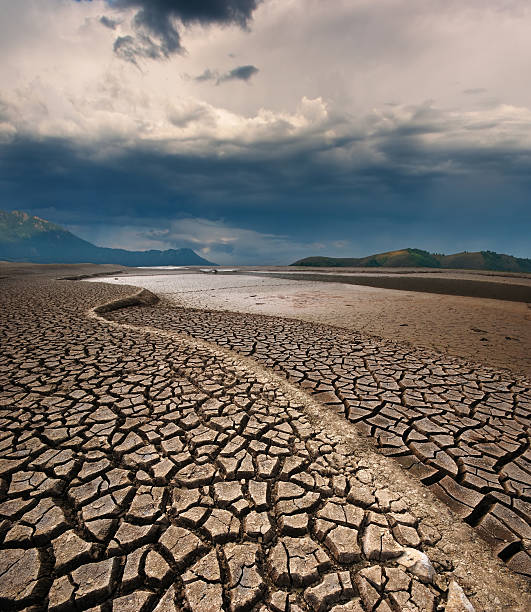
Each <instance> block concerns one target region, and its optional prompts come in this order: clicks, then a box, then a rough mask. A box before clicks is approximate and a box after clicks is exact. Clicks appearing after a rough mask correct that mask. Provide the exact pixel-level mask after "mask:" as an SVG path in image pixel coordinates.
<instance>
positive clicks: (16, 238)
mask: <svg viewBox="0 0 531 612" xmlns="http://www.w3.org/2000/svg"><path fill="white" fill-rule="evenodd" d="M0 260H4V261H24V262H35V263H96V264H101V263H108V264H120V265H123V266H204V265H209V266H212V265H216V264H213V263H212V262H210V261H208V260H206V259H204V258H203V257H200V256H199V255H198V254H197V253H195V252H194V251H192V249H168V250H166V251H157V250H150V251H127V250H125V249H111V248H105V247H99V246H96V245H94V244H92V243H90V242H87V241H86V240H83V239H82V238H79V237H78V236H76V235H74V234H72V233H71V232H69V231H68V230H66V229H64V228H63V227H61V226H60V225H56V224H55V223H51V222H50V221H46V220H44V219H40V218H39V217H32V216H30V215H28V214H27V213H24V212H20V211H17V210H15V211H12V212H6V211H3V210H0Z"/></svg>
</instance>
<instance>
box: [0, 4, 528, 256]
mask: <svg viewBox="0 0 531 612" xmlns="http://www.w3.org/2000/svg"><path fill="white" fill-rule="evenodd" d="M0 9H1V14H2V19H1V21H0V53H1V57H2V61H1V62H0V208H2V209H6V210H15V209H18V210H25V211H27V212H29V213H32V214H36V215H39V216H41V217H44V218H46V219H49V220H51V221H54V222H56V223H60V224H62V225H65V226H66V227H68V228H69V229H71V230H72V231H74V232H75V233H77V234H78V235H79V236H81V237H83V238H85V239H88V240H91V241H93V242H95V243H96V244H98V245H101V246H112V247H122V248H130V249H147V248H172V247H181V246H187V247H191V248H193V249H194V250H195V251H196V252H198V253H199V254H201V255H203V256H205V257H207V258H208V259H210V260H212V261H216V262H218V263H224V264H238V263H239V264H247V263H251V264H256V263H264V264H272V263H290V262H291V261H293V260H294V259H297V258H299V257H304V256H308V255H335V256H343V257H347V256H361V255H366V254H369V253H373V252H380V251H385V250H390V249H395V248H404V247H408V246H411V247H418V248H425V249H427V250H430V251H436V252H446V253H449V252H455V251H460V250H480V249H490V250H496V251H499V252H507V253H510V254H513V255H517V256H522V257H530V256H531V239H530V235H531V78H529V75H531V36H530V32H531V3H530V2H529V0H497V1H495V0H455V1H454V0H263V1H259V0H92V1H89V0H80V1H77V0H46V1H43V0H17V1H16V2H13V1H12V0H0Z"/></svg>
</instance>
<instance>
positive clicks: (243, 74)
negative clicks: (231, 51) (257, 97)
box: [218, 65, 258, 83]
mask: <svg viewBox="0 0 531 612" xmlns="http://www.w3.org/2000/svg"><path fill="white" fill-rule="evenodd" d="M257 72H258V68H257V67H256V66H251V65H247V66H238V67H237V68H234V69H233V70H230V71H229V72H226V73H225V74H222V75H221V76H220V77H219V79H218V83H224V82H225V81H248V80H249V79H250V78H251V77H252V76H254V75H255V74H256V73H257Z"/></svg>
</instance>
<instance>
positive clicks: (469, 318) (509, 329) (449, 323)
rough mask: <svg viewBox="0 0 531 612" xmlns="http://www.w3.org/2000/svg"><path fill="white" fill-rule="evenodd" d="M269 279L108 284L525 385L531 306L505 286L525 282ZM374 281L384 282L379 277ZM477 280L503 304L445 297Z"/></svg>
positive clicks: (153, 277)
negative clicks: (287, 321) (439, 288)
mask: <svg viewBox="0 0 531 612" xmlns="http://www.w3.org/2000/svg"><path fill="white" fill-rule="evenodd" d="M264 272H265V271H264ZM268 274H269V270H268V271H267V273H262V274H258V273H256V272H255V273H254V274H253V275H251V272H248V273H246V274H245V275H244V274H223V273H218V274H210V275H208V274H198V273H197V271H195V272H192V271H187V272H186V273H185V272H182V271H175V272H173V273H172V274H170V273H168V272H166V273H162V271H160V270H159V271H157V273H156V274H154V271H153V270H151V271H144V274H142V275H139V274H138V273H137V271H134V270H131V271H129V272H127V273H126V274H124V275H121V276H118V277H115V276H113V277H111V278H109V279H108V280H109V282H113V283H114V282H116V283H123V284H128V285H135V286H139V287H145V288H146V289H149V290H150V291H153V292H154V293H156V294H157V295H159V296H162V297H167V298H168V299H171V300H172V301H173V302H175V303H177V304H179V305H180V306H184V307H192V308H201V309H206V310H230V311H234V312H245V313H248V314H266V315H273V316H280V317H294V318H297V319H302V320H305V321H309V322H311V323H325V324H329V325H335V326H338V327H343V328H345V329H350V330H351V331H358V332H362V333H363V334H365V335H372V336H375V337H381V338H384V339H387V340H391V341H394V342H401V343H409V344H410V345H411V346H414V347H416V348H424V349H432V350H436V351H439V352H441V353H444V354H446V355H454V356H456V357H461V358H464V359H467V360H470V361H474V362H479V363H481V364H483V365H488V366H490V367H493V368H496V369H498V370H501V369H509V370H511V371H512V372H513V373H514V374H516V375H523V376H527V378H529V377H531V293H530V297H529V299H528V300H527V301H528V302H529V303H525V302H517V301H510V297H511V295H510V291H507V292H506V289H509V288H510V283H511V282H519V283H524V282H526V283H528V285H527V286H524V289H526V290H527V291H529V292H531V287H530V286H529V285H531V279H528V278H520V277H518V278H514V277H513V276H498V275H494V273H492V274H493V275H492V276H490V275H489V276H487V275H486V274H481V273H474V274H472V273H470V274H464V273H462V274H452V275H450V273H449V272H445V273H443V272H441V273H438V274H429V273H427V272H423V273H418V274H417V275H416V277H414V278H416V279H418V280H419V281H422V280H423V279H424V280H425V279H426V277H429V276H435V277H438V278H439V280H446V281H447V282H446V290H447V291H448V292H449V293H448V294H437V293H430V292H429V287H426V291H424V292H423V291H404V290H397V289H386V288H382V287H369V286H363V285H353V284H346V283H340V282H323V281H322V279H323V278H324V277H326V276H327V275H326V274H320V275H317V274H316V275H311V274H307V275H306V276H307V277H308V280H288V279H287V278H277V277H274V278H272V277H270V276H269V275H268ZM285 276H287V275H285ZM448 276H451V278H448ZM373 277H376V280H381V278H387V277H386V276H385V275H384V274H383V273H382V274H379V275H373ZM454 277H459V278H454ZM312 278H314V280H310V279H312ZM316 278H319V279H321V280H315V279H316ZM334 278H336V279H338V278H340V275H335V276H334ZM346 278H347V279H348V277H346ZM393 278H394V279H395V280H396V281H397V283H398V284H399V286H400V285H401V282H402V281H403V279H404V278H409V275H406V274H405V273H400V274H394V275H393ZM478 278H479V279H483V278H488V279H495V281H496V282H495V283H494V281H491V284H495V285H496V286H497V287H498V288H499V291H500V293H501V294H503V295H504V297H505V298H506V299H505V300H501V299H486V298H478V297H471V296H466V295H452V294H451V291H452V290H453V289H454V288H455V287H454V284H453V283H454V282H457V281H458V280H460V281H461V283H462V284H464V285H465V288H466V287H467V286H468V283H469V281H472V280H474V279H478ZM476 282H478V281H477V280H476Z"/></svg>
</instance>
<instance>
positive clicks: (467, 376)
mask: <svg viewBox="0 0 531 612" xmlns="http://www.w3.org/2000/svg"><path fill="white" fill-rule="evenodd" d="M133 291H134V290H132V289H131V288H120V289H118V288H116V287H109V286H105V285H96V284H94V285H86V284H85V285H84V284H80V283H71V282H66V281H64V282H52V281H38V280H33V281H29V280H27V281H24V282H22V281H4V282H3V290H2V302H3V308H2V310H1V312H0V316H1V318H2V332H1V333H2V353H1V356H0V381H1V386H2V395H1V399H0V538H1V539H0V542H1V543H0V548H1V552H0V609H5V610H34V611H35V612H36V611H38V610H55V611H61V610H100V611H101V612H108V611H110V610H113V611H114V610H117V611H124V612H125V611H129V610H131V611H133V610H135V611H136V610H139V611H142V612H147V611H153V610H154V611H156V612H163V611H164V612H165V611H173V610H175V611H176V610H185V611H214V610H225V611H230V612H239V611H243V610H260V611H261V612H266V611H272V612H273V611H274V612H284V611H286V610H291V611H292V612H296V611H321V610H322V611H324V610H334V611H335V612H346V611H357V612H360V611H362V612H363V611H365V612H368V611H371V612H372V611H378V612H387V611H397V610H412V611H414V610H419V611H424V610H425V611H435V610H438V609H440V610H444V609H446V610H449V611H450V610H471V609H474V607H472V604H474V606H475V609H476V610H479V609H481V608H482V606H481V602H483V608H484V609H490V610H496V609H499V610H503V609H506V610H519V609H521V610H525V609H526V608H527V605H528V600H527V599H526V595H525V593H524V592H523V590H522V582H521V581H519V579H518V577H516V578H513V577H512V576H511V575H510V574H509V573H508V572H506V573H504V571H503V570H500V569H499V568H498V567H497V566H496V565H495V564H494V566H493V567H494V570H491V571H494V572H495V573H494V574H493V576H495V577H496V581H498V587H499V588H501V586H500V585H502V586H503V588H504V589H505V590H504V591H503V593H504V595H503V596H504V597H505V599H504V600H500V599H497V598H495V597H496V593H498V591H496V585H490V586H489V585H488V584H486V586H485V587H484V592H481V593H478V592H472V590H471V589H470V588H469V587H468V586H467V585H465V584H464V583H463V584H461V583H460V582H459V580H456V576H455V573H454V572H453V569H454V568H453V566H452V560H451V559H450V558H448V556H447V555H446V556H445V553H444V537H443V535H442V534H441V533H439V532H438V531H437V529H436V527H434V525H433V524H432V523H430V521H428V520H426V518H425V517H420V516H416V515H415V512H414V510H413V509H412V508H411V507H410V505H409V503H408V499H404V498H403V497H402V498H401V495H400V494H399V493H397V492H396V491H394V490H393V486H392V484H393V483H389V486H382V485H381V484H380V483H379V481H378V479H377V478H376V477H375V476H374V472H373V468H372V467H371V465H369V462H367V461H361V460H359V459H357V458H356V457H355V456H354V455H351V454H349V453H348V452H345V450H344V444H343V440H342V439H341V437H340V436H338V435H336V434H334V435H332V434H331V433H330V432H327V429H326V427H321V428H319V427H316V426H315V425H314V424H312V422H311V420H310V419H309V418H308V415H307V413H306V410H305V406H304V405H303V404H302V403H301V402H299V401H298V400H297V399H296V397H295V395H290V393H289V389H288V391H286V390H285V389H284V387H283V386H282V385H280V384H276V383H275V378H274V377H273V378H268V377H267V376H265V375H264V376H263V375H261V373H260V371H259V369H257V370H254V369H252V368H251V367H248V366H247V362H246V361H245V360H242V359H241V358H239V357H238V355H237V354H236V352H238V353H241V354H243V355H248V356H252V359H254V360H256V361H257V362H260V363H262V364H263V365H265V366H267V368H270V369H272V370H275V371H277V372H281V373H282V374H284V375H285V376H286V377H287V378H288V380H289V382H291V383H295V384H296V385H298V386H299V387H302V388H303V389H305V390H306V391H307V392H310V393H312V394H313V396H314V398H315V399H317V400H318V401H319V402H321V403H324V404H329V406H328V407H324V408H323V411H330V412H335V413H336V414H341V415H344V416H346V418H347V419H348V420H350V421H352V422H354V423H356V425H357V427H358V428H359V429H360V430H361V431H362V432H363V433H364V434H369V435H370V436H373V437H374V438H375V439H376V440H377V443H378V445H379V446H380V448H381V451H382V452H383V453H385V454H387V455H390V456H392V457H394V458H396V459H398V460H399V461H400V462H401V463H402V465H404V466H405V467H406V468H407V469H408V470H409V471H410V472H411V473H413V474H415V475H417V476H419V477H420V478H421V479H422V480H423V482H424V483H426V484H427V485H429V487H430V488H431V489H433V490H434V491H435V492H436V493H437V495H440V496H441V497H443V499H445V501H447V503H449V504H450V505H451V506H452V507H453V508H454V509H455V510H456V511H457V513H458V514H459V515H460V516H461V517H462V518H464V519H465V520H466V521H468V522H469V523H470V524H471V525H473V526H475V527H476V528H477V529H479V530H480V531H481V532H482V533H483V534H484V535H485V536H486V537H489V538H490V539H491V541H494V544H495V547H496V548H495V550H496V553H497V554H498V555H499V556H500V557H501V559H503V560H504V561H506V562H507V565H508V566H509V567H510V568H511V569H512V570H513V571H515V572H517V573H520V574H522V575H528V574H529V571H530V568H529V556H528V552H527V551H528V540H529V538H530V535H529V522H528V517H529V515H530V512H529V505H528V504H529V501H530V500H529V497H530V490H529V481H530V478H529V473H530V471H531V470H530V463H529V462H530V456H529V450H528V444H529V443H528V429H527V425H528V415H529V407H530V395H529V389H528V387H527V386H526V383H525V382H524V381H521V380H509V379H508V378H506V377H505V376H506V375H501V374H500V375H498V374H496V373H493V372H492V371H490V370H471V369H469V370H467V369H466V368H464V367H463V366H461V365H460V364H459V362H457V361H455V360H450V359H444V358H442V357H440V356H439V357H438V356H434V355H429V354H421V353H419V352H414V351H410V352H409V353H406V352H400V350H399V349H397V348H396V347H392V346H391V345H389V346H388V345H385V344H381V345H376V343H374V342H371V341H366V340H362V339H361V338H357V337H356V336H355V335H354V334H350V333H346V332H344V331H343V332H341V334H340V333H339V331H338V330H334V328H327V327H320V326H315V325H310V324H303V323H300V322H295V321H287V320H280V319H273V318H267V317H255V316H252V317H251V316H245V315H232V314H228V313H211V312H202V311H185V310H182V309H165V308H157V307H155V308H153V307H130V308H125V309H122V310H115V311H113V312H108V313H105V315H104V316H105V317H106V318H108V319H109V320H110V321H111V322H110V323H107V322H106V321H104V320H102V318H101V317H99V316H96V315H94V316H91V317H90V316H87V314H86V311H87V309H88V308H93V307H96V306H97V305H99V304H102V303H103V302H108V301H110V300H113V299H117V298H122V302H121V305H122V306H127V305H129V306H130V305H131V304H133V303H134V300H131V299H128V296H130V295H131V294H132V293H133ZM133 326H139V327H141V328H146V327H147V326H149V328H150V329H149V330H148V329H135V328H134V327H133ZM153 328H160V329H161V330H164V332H165V333H157V330H154V329H153ZM174 332H178V333H179V334H188V335H189V337H188V338H185V337H182V336H180V335H178V334H176V333H174ZM192 336H194V337H196V338H198V339H199V340H195V339H194V338H192ZM201 339H204V340H207V341H208V342H215V343H217V344H219V345H220V346H222V347H225V348H228V349H230V350H231V351H234V353H233V354H232V356H231V355H230V354H229V353H228V352H226V353H223V352H220V351H216V350H215V349H214V347H210V346H209V345H207V344H206V343H204V342H201ZM386 461H387V460H386ZM412 486H413V485H412ZM463 587H464V588H465V590H463ZM489 589H491V590H489ZM526 602H527V603H526ZM485 606H487V607H485Z"/></svg>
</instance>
